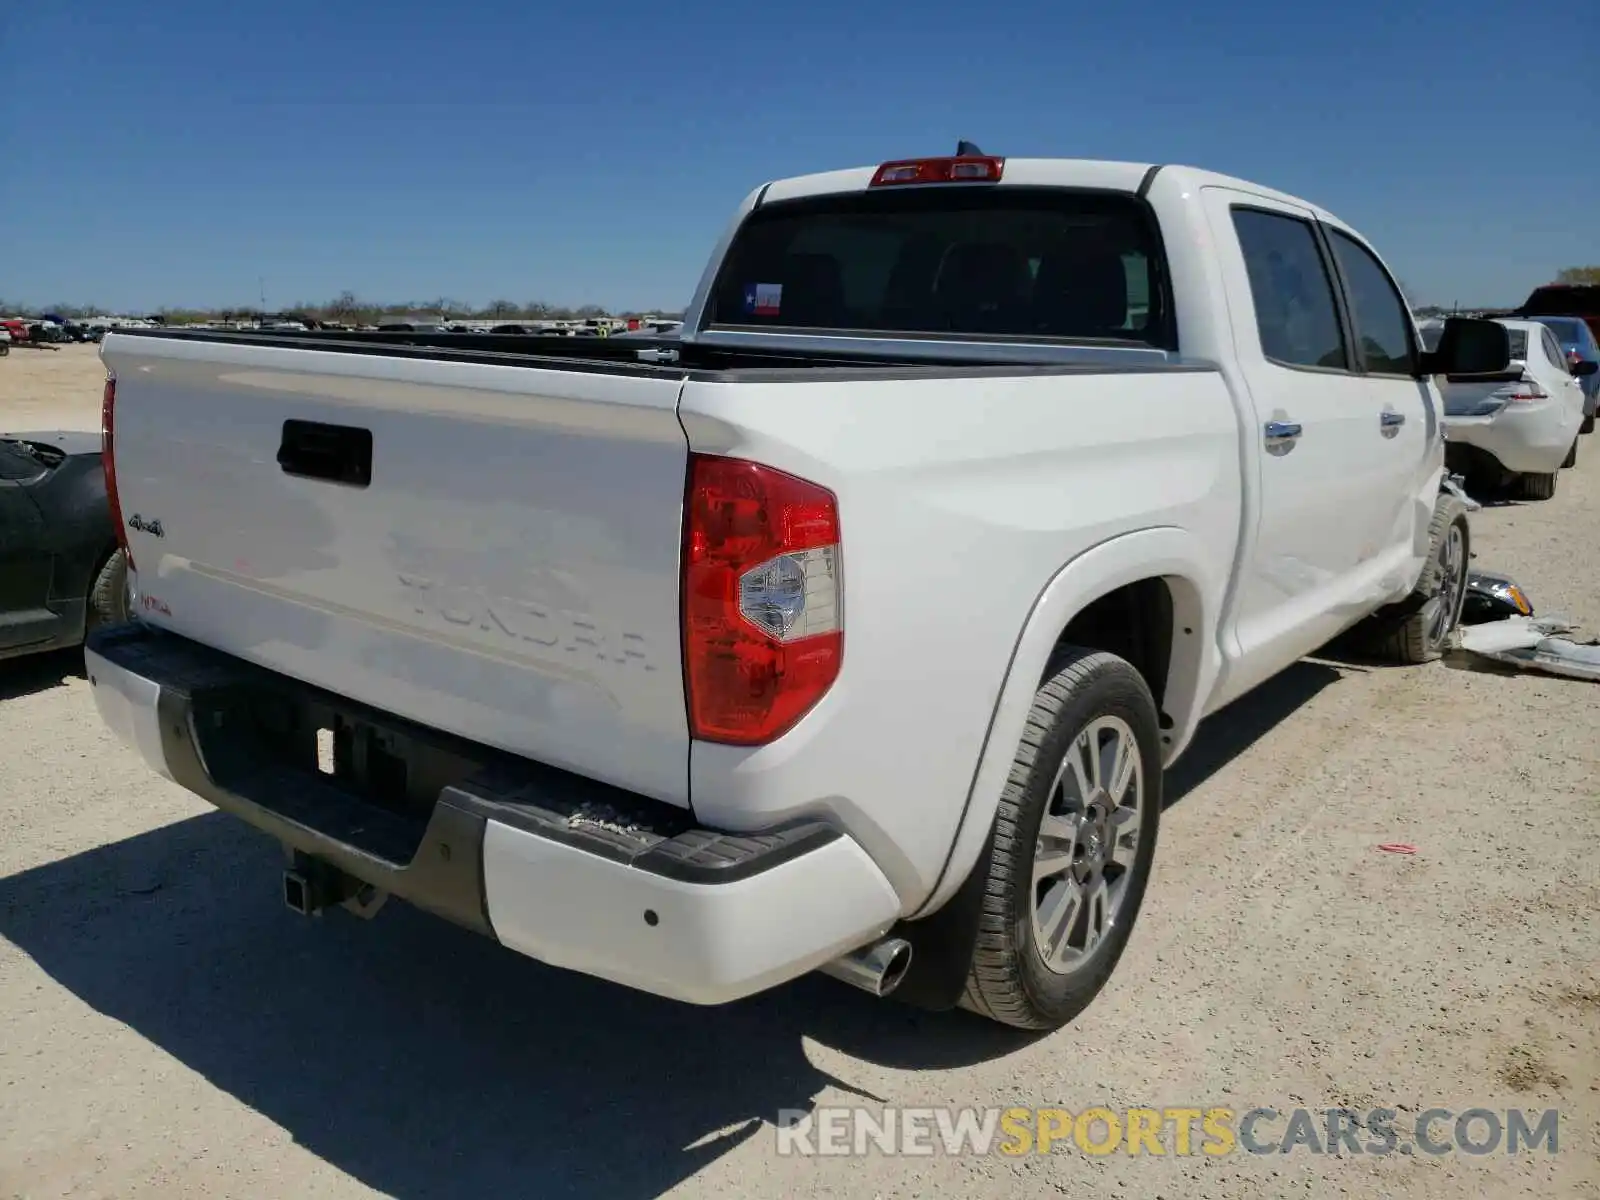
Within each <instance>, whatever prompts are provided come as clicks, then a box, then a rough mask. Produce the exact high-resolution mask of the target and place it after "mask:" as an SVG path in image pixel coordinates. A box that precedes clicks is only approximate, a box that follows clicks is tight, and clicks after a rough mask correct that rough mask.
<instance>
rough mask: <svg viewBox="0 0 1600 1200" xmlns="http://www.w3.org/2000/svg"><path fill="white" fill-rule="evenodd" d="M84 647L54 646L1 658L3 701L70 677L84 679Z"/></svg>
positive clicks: (36, 690)
mask: <svg viewBox="0 0 1600 1200" xmlns="http://www.w3.org/2000/svg"><path fill="white" fill-rule="evenodd" d="M82 678H84V673H83V650H82V649H81V648H78V649H72V650H52V651H50V652H48V653H46V654H26V655H23V656H22V657H20V658H7V659H0V702H3V701H6V700H16V699H19V698H20V697H22V696H31V695H32V694H33V693H35V692H45V691H49V690H50V689H51V688H55V687H60V686H61V685H62V684H64V683H66V682H67V681H68V680H69V679H82Z"/></svg>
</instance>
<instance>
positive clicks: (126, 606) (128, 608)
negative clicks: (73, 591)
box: [89, 550, 133, 629]
mask: <svg viewBox="0 0 1600 1200" xmlns="http://www.w3.org/2000/svg"><path fill="white" fill-rule="evenodd" d="M132 619H133V605H132V598H131V597H130V596H129V594H128V553H127V551H125V550H117V551H115V552H114V553H113V554H112V555H111V557H110V558H108V559H107V560H106V564H105V566H103V567H101V568H100V574H99V575H98V576H96V577H95V581H94V590H93V591H92V592H90V593H89V628H90V629H98V628H99V627H100V626H102V625H122V624H124V623H126V622H128V621H131V620H132Z"/></svg>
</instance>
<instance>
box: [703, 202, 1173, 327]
mask: <svg viewBox="0 0 1600 1200" xmlns="http://www.w3.org/2000/svg"><path fill="white" fill-rule="evenodd" d="M1170 311H1171V308H1170V304H1169V302H1168V300H1167V292H1166V284H1165V275H1164V273H1163V271H1162V263H1161V243H1160V237H1159V235H1158V233H1157V232H1156V228H1155V224H1154V221H1153V219H1152V218H1151V217H1150V215H1149V210H1148V209H1147V208H1146V207H1145V206H1144V204H1143V203H1142V202H1140V201H1139V200H1137V199H1135V198H1134V197H1132V196H1129V195H1124V194H1118V193H1098V192H1071V191H1064V190H1061V189H1056V188H968V187H963V188H951V189H948V190H946V189H940V188H918V189H915V190H912V189H905V190H901V191H893V190H887V191H877V192H866V193H852V194H849V195H843V196H827V197H819V198H817V199H810V200H798V201H785V202H782V203H778V204H773V205H771V206H768V207H763V208H759V209H757V210H756V211H755V212H754V213H753V214H751V216H750V218H749V219H748V220H747V221H746V222H745V224H744V226H743V228H742V229H741V230H740V231H739V234H738V236H737V237H736V238H735V239H734V243H733V245H732V247H730V249H729V252H728V256H727V259H726V260H725V262H724V263H723V266H722V270H721V273H720V274H719V275H718V277H717V283H716V287H715V288H714V289H713V292H712V297H711V305H710V312H709V314H708V320H709V323H710V324H713V325H723V326H729V325H735V326H744V327H753V328H759V329H827V330H840V331H852V332H854V331H860V332H873V333H895V334H910V335H916V334H923V335H934V336H937V335H941V334H942V335H952V334H967V335H976V336H980V337H985V338H1022V339H1030V340H1039V339H1062V340H1072V341H1081V340H1095V341H1102V340H1109V341H1116V342H1133V343H1140V344H1144V345H1150V346H1160V347H1163V348H1168V349H1175V348H1176V338H1175V336H1174V335H1173V333H1172V322H1171V318H1170Z"/></svg>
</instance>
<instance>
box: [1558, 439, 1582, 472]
mask: <svg viewBox="0 0 1600 1200" xmlns="http://www.w3.org/2000/svg"><path fill="white" fill-rule="evenodd" d="M1561 465H1562V466H1563V467H1575V466H1577V465H1578V439H1577V438H1573V439H1572V449H1570V450H1568V451H1567V456H1566V457H1565V458H1563V459H1562V460H1561Z"/></svg>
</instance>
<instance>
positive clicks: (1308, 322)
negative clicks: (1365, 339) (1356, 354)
mask: <svg viewBox="0 0 1600 1200" xmlns="http://www.w3.org/2000/svg"><path fill="white" fill-rule="evenodd" d="M1233 227H1234V230H1235V231H1236V232H1237V233H1238V235H1239V248H1240V249H1241V250H1242V251H1243V252H1244V265H1245V270H1246V272H1247V273H1248V274H1249V276H1250V298H1251V301H1252V303H1253V304H1254V306H1255V310H1256V328H1257V330H1259V331H1260V334H1261V352H1262V353H1263V354H1264V355H1266V356H1267V357H1268V358H1269V359H1271V360H1272V361H1273V362H1276V363H1282V364H1283V365H1285V366H1291V367H1328V368H1334V369H1337V370H1344V369H1346V368H1347V367H1348V365H1349V363H1348V361H1347V359H1346V356H1345V344H1344V332H1343V330H1342V329H1341V328H1340V325H1339V310H1338V307H1337V306H1336V305H1335V303H1334V299H1333V281H1332V279H1330V278H1329V275H1328V268H1327V266H1326V265H1325V264H1324V262H1323V260H1322V251H1321V250H1320V249H1319V248H1318V245H1317V236H1316V234H1315V233H1314V232H1312V229H1311V223H1310V222H1309V221H1302V220H1300V219H1299V218H1297V217H1291V216H1286V215H1283V214H1280V213H1269V212H1263V211H1261V210H1260V209H1255V208H1235V209H1234V210H1233Z"/></svg>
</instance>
